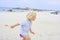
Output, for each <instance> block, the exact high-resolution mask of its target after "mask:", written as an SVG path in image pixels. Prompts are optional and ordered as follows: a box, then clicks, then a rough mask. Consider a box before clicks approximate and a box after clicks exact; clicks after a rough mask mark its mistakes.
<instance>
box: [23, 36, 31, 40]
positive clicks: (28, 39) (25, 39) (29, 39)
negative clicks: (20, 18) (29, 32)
mask: <svg viewBox="0 0 60 40" xmlns="http://www.w3.org/2000/svg"><path fill="white" fill-rule="evenodd" d="M23 40H31V38H30V37H29V36H24V37H23Z"/></svg>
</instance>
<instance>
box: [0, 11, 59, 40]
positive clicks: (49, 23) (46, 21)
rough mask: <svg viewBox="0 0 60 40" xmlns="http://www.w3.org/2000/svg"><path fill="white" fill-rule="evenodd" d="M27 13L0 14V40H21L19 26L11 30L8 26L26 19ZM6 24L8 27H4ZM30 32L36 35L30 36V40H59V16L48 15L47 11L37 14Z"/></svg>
mask: <svg viewBox="0 0 60 40" xmlns="http://www.w3.org/2000/svg"><path fill="white" fill-rule="evenodd" d="M27 13H28V12H0V40H21V38H20V36H19V31H20V26H17V27H15V28H13V29H12V28H10V26H11V25H13V24H15V23H20V22H21V21H22V20H24V19H26V17H25V16H26V14H27ZM6 24H8V25H9V26H5V25H6ZM32 30H33V31H34V32H36V34H37V35H32V34H30V36H31V38H32V40H60V14H59V15H54V14H50V12H49V11H42V12H39V13H37V18H36V20H35V21H34V22H33V24H32Z"/></svg>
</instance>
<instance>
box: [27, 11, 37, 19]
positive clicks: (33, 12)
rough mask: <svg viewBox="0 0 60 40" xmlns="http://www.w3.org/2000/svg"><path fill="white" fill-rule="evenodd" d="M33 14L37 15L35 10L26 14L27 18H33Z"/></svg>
mask: <svg viewBox="0 0 60 40" xmlns="http://www.w3.org/2000/svg"><path fill="white" fill-rule="evenodd" d="M33 16H36V12H35V11H32V12H29V13H28V14H27V15H26V17H27V19H31V18H32V17H33Z"/></svg>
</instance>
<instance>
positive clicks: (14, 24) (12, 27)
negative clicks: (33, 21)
mask: <svg viewBox="0 0 60 40" xmlns="http://www.w3.org/2000/svg"><path fill="white" fill-rule="evenodd" d="M18 25H20V24H19V23H16V24H14V25H12V26H11V28H14V27H16V26H18Z"/></svg>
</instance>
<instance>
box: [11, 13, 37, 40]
mask: <svg viewBox="0 0 60 40" xmlns="http://www.w3.org/2000/svg"><path fill="white" fill-rule="evenodd" d="M26 17H27V19H26V20H24V21H22V22H21V23H17V24H15V25H13V26H11V28H14V27H16V26H18V25H20V26H21V30H20V34H19V35H20V37H22V38H23V39H22V40H31V38H30V37H29V34H28V33H29V31H30V32H31V33H32V34H35V33H34V32H32V30H31V25H32V21H34V20H35V19H36V12H30V13H28V14H27V15H26Z"/></svg>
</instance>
